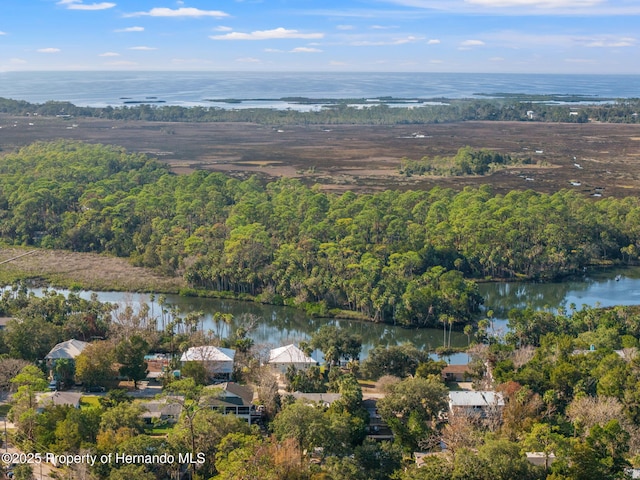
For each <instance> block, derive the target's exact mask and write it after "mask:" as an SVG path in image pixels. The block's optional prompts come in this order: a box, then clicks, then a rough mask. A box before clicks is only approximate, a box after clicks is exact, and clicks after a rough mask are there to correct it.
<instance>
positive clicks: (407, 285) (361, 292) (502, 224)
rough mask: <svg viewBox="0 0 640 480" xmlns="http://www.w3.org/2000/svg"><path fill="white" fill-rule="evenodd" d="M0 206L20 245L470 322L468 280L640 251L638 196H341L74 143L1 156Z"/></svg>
mask: <svg viewBox="0 0 640 480" xmlns="http://www.w3.org/2000/svg"><path fill="white" fill-rule="evenodd" d="M0 219H1V223H0V238H1V239H2V241H4V242H7V243H10V244H15V245H34V246H39V247H45V248H62V249H68V250H73V251H82V252H100V253H102V252H104V253H107V254H112V255H117V256H121V257H128V258H130V260H131V261H132V262H133V263H134V264H136V265H142V266H147V267H152V268H155V269H158V270H159V271H161V272H164V273H165V274H167V275H184V276H185V278H186V279H187V280H188V282H189V284H190V285H191V286H192V287H193V288H194V289H204V290H211V291H219V292H230V293H232V294H235V295H240V296H245V297H251V298H255V299H257V300H259V301H262V302H267V303H275V304H283V303H284V304H288V305H297V306H300V307H303V308H307V310H308V311H309V313H311V314H318V315H327V314H330V313H332V312H331V310H332V309H338V310H348V311H352V312H357V314H358V315H361V316H363V317H367V318H371V319H374V320H376V321H387V322H394V323H400V324H407V325H417V326H434V325H439V324H441V322H443V321H444V322H446V321H451V322H454V323H456V324H457V325H456V326H460V324H462V323H466V322H468V321H469V320H470V319H471V318H472V317H473V315H474V314H475V313H476V312H478V310H479V307H480V305H481V302H482V299H481V298H480V296H479V295H478V293H477V289H476V285H475V283H474V282H473V281H472V279H486V278H527V279H549V278H553V277H557V276H562V275H566V274H570V273H573V272H577V271H581V270H582V269H583V268H584V267H587V266H589V265H592V264H603V263H613V262H617V263H624V262H635V261H637V259H638V242H639V241H640V240H639V234H640V231H639V228H640V227H639V226H640V202H639V201H638V199H637V198H625V199H614V198H605V199H601V200H599V201H594V200H593V199H589V198H585V197H583V196H581V195H579V194H578V193H575V192H572V191H560V192H557V193H555V194H553V195H546V194H540V193H536V192H533V191H513V192H510V193H509V194H507V195H496V194H493V193H492V192H491V189H490V188H489V187H487V186H483V187H480V188H477V189H473V188H465V189H464V190H463V191H461V192H455V191H453V190H449V189H440V188H435V189H433V190H430V191H407V192H399V191H385V192H380V193H375V194H359V195H358V194H354V193H352V192H346V193H344V194H342V195H336V194H330V193H326V192H323V191H321V190H320V189H318V188H309V187H307V186H304V185H302V184H301V183H299V182H298V181H296V180H291V179H281V180H278V181H275V182H271V183H266V184H264V183H261V182H260V181H259V180H258V179H257V178H251V179H249V180H246V181H240V180H237V179H232V178H229V177H226V176H224V175H222V174H220V173H208V172H204V171H199V172H195V173H192V174H190V175H182V176H178V175H173V174H171V173H170V172H169V171H168V168H167V167H166V166H164V165H162V164H161V163H159V162H156V161H154V160H150V159H147V158H146V157H145V156H143V155H132V154H128V153H127V152H125V151H123V150H122V149H121V148H117V147H108V146H100V145H88V144H83V143H78V142H68V141H58V142H52V143H35V144H33V145H30V146H28V147H25V148H23V149H21V150H20V151H18V152H16V153H13V154H8V155H6V156H4V157H3V160H2V163H1V164H0ZM334 313H335V312H334ZM447 319H451V320H447ZM454 328H455V326H454Z"/></svg>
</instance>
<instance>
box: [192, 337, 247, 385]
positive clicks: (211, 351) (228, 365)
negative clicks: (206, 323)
mask: <svg viewBox="0 0 640 480" xmlns="http://www.w3.org/2000/svg"><path fill="white" fill-rule="evenodd" d="M235 355H236V351H235V350H232V349H230V348H220V347H214V346H212V345H205V346H203V347H191V348H190V349H189V350H187V351H186V352H184V353H183V354H182V356H181V357H180V361H181V362H182V364H185V363H186V362H203V364H204V367H205V369H206V371H207V373H208V376H209V379H210V380H213V381H216V380H231V377H232V375H233V362H234V358H235Z"/></svg>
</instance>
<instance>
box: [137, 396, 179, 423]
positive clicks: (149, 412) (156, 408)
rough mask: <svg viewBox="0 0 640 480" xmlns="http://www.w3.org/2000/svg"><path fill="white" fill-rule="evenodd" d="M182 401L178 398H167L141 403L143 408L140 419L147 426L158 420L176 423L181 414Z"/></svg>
mask: <svg viewBox="0 0 640 480" xmlns="http://www.w3.org/2000/svg"><path fill="white" fill-rule="evenodd" d="M172 399H173V401H172ZM182 400H183V399H182V397H179V396H169V397H167V398H163V399H160V400H151V401H148V402H141V405H142V406H143V407H144V408H145V412H144V413H143V414H142V418H143V419H144V421H145V422H146V423H149V424H151V423H153V422H154V421H158V420H162V421H166V422H171V423H173V422H177V421H178V419H179V418H180V414H181V413H182Z"/></svg>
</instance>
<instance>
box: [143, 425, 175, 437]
mask: <svg viewBox="0 0 640 480" xmlns="http://www.w3.org/2000/svg"><path fill="white" fill-rule="evenodd" d="M174 425H175V424H173V423H167V424H165V425H157V426H154V427H151V428H147V429H146V431H147V435H152V436H156V437H164V436H165V435H167V434H168V433H169V432H170V431H171V430H173V427H174Z"/></svg>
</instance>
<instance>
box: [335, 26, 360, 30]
mask: <svg viewBox="0 0 640 480" xmlns="http://www.w3.org/2000/svg"><path fill="white" fill-rule="evenodd" d="M355 28H356V27H354V26H353V25H336V29H338V30H343V31H346V30H354V29H355Z"/></svg>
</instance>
